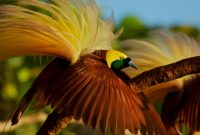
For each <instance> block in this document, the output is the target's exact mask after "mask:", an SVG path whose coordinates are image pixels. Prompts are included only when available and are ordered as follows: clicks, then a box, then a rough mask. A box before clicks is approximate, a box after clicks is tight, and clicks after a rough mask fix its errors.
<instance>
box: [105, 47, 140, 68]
mask: <svg viewBox="0 0 200 135" xmlns="http://www.w3.org/2000/svg"><path fill="white" fill-rule="evenodd" d="M106 62H107V65H108V67H109V68H111V69H112V70H114V71H120V70H121V69H123V68H125V67H129V66H131V67H133V68H135V69H137V66H136V65H135V64H134V63H133V62H132V61H131V59H130V58H129V57H128V56H127V55H126V54H123V53H121V52H119V51H116V50H109V51H107V53H106Z"/></svg>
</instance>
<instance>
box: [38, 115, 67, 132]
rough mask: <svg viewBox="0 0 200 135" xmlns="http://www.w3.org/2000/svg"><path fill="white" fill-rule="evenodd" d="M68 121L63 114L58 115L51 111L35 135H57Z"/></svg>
mask: <svg viewBox="0 0 200 135" xmlns="http://www.w3.org/2000/svg"><path fill="white" fill-rule="evenodd" d="M70 120H71V119H70V118H67V117H65V115H64V114H63V113H61V114H58V113H57V112H56V111H53V112H52V113H51V114H49V115H48V117H47V119H46V121H45V122H44V124H43V126H42V127H41V128H40V130H39V131H38V133H37V135H58V134H59V133H60V132H61V130H62V129H63V128H65V127H66V126H67V124H68V122H69V121H70Z"/></svg>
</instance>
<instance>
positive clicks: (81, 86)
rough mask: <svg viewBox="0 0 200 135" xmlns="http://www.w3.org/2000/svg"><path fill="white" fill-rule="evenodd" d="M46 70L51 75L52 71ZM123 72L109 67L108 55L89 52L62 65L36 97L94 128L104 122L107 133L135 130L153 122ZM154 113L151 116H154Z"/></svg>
mask: <svg viewBox="0 0 200 135" xmlns="http://www.w3.org/2000/svg"><path fill="white" fill-rule="evenodd" d="M45 73H46V75H47V76H48V74H49V73H50V72H45ZM119 76H120V75H119ZM119 76H118V75H117V74H116V73H115V72H114V71H112V70H111V69H110V68H108V66H107V64H106V62H105V59H103V58H101V57H99V56H97V55H94V54H88V55H85V56H82V57H81V59H80V60H79V61H78V62H77V63H76V64H73V65H69V66H68V67H67V68H65V69H62V73H60V75H56V78H55V79H54V78H52V81H51V82H50V83H49V84H48V88H46V89H43V90H41V91H39V90H38V91H37V93H34V94H35V95H34V97H35V98H36V100H38V102H41V103H43V102H44V101H45V103H46V104H50V105H51V106H52V107H53V108H54V109H55V110H56V111H57V112H58V113H65V114H66V116H67V117H74V118H75V119H76V120H79V119H82V120H83V122H84V123H85V124H89V125H91V126H92V127H93V128H97V127H99V126H100V128H101V131H102V132H103V133H105V132H106V131H107V130H110V131H111V133H112V134H113V135H116V134H118V133H121V134H124V133H125V130H126V129H128V130H129V131H131V132H133V133H135V132H136V129H137V130H141V127H142V125H145V128H146V127H148V125H146V120H147V124H152V123H148V119H145V116H144V113H143V110H144V109H143V107H144V105H145V104H146V101H141V98H140V97H139V96H138V95H137V93H136V91H134V90H132V89H131V87H130V86H129V83H127V81H125V80H122V79H121V78H120V77H119ZM69 78H70V79H69ZM129 79H130V78H129ZM39 85H42V84H39ZM37 87H40V86H37ZM151 109H152V108H151ZM145 114H146V113H145ZM147 114H148V113H147ZM150 114H151V113H150ZM154 115H155V114H154ZM154 115H150V116H148V117H152V116H153V118H154ZM149 119H150V118H149ZM156 122H157V121H156ZM150 126H151V125H150ZM151 128H153V129H152V130H153V131H155V129H156V128H155V127H152V126H151ZM147 131H148V132H150V130H147ZM155 132H156V131H155ZM159 132H160V131H159Z"/></svg>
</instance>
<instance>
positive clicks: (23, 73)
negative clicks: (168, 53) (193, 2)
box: [0, 0, 200, 135]
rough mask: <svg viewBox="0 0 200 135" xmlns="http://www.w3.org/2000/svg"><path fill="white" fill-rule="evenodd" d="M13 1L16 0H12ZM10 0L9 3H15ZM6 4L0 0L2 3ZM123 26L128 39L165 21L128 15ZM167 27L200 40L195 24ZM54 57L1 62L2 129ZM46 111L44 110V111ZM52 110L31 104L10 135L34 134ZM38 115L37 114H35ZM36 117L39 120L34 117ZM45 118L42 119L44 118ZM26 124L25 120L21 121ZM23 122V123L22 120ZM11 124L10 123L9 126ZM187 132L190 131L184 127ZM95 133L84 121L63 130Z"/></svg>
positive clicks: (77, 134) (73, 133) (76, 133)
mask: <svg viewBox="0 0 200 135" xmlns="http://www.w3.org/2000/svg"><path fill="white" fill-rule="evenodd" d="M13 1H14V0H13ZM13 1H12V0H11V1H9V2H10V3H12V2H13ZM2 3H5V2H3V1H0V4H2ZM122 27H123V33H122V35H121V36H120V38H119V40H124V39H127V38H144V37H146V36H148V32H149V31H152V30H156V29H161V28H163V27H164V26H162V24H160V25H157V26H152V25H148V24H146V23H144V22H143V20H141V19H140V18H138V17H136V16H125V17H124V18H123V19H121V20H119V23H118V25H117V26H116V31H117V30H119V29H121V28H122ZM168 29H170V30H172V31H175V32H183V33H185V34H187V35H189V36H190V37H193V38H195V39H196V40H197V41H198V42H199V43H200V30H199V28H197V27H195V26H192V25H176V26H174V25H173V26H170V27H169V28H168ZM51 59H52V57H40V56H34V57H16V58H11V59H8V60H6V61H3V62H0V129H1V130H2V128H3V127H4V125H5V123H4V122H6V120H7V119H9V118H11V115H12V113H13V112H14V110H15V109H16V106H17V104H18V102H19V100H20V98H21V97H22V96H23V94H24V93H25V92H26V91H27V90H28V89H29V87H30V86H31V84H32V82H33V81H34V79H35V78H36V77H37V76H38V74H39V73H40V72H41V70H42V69H43V68H44V67H45V65H46V64H48V62H49V61H50V60H51ZM161 105H162V104H161V103H158V104H156V105H155V106H156V109H157V110H158V111H159V110H160V107H161ZM41 112H44V113H41ZM49 112H51V109H50V108H49V107H47V108H45V109H43V110H40V111H34V110H31V107H29V109H28V110H27V111H26V112H25V115H24V116H27V117H26V118H27V119H28V120H27V121H28V122H24V123H25V124H22V125H21V126H18V127H16V128H11V129H10V132H9V133H2V131H0V132H1V133H0V134H7V135H34V134H35V133H36V132H37V130H38V128H39V127H40V126H41V124H42V122H43V120H44V118H45V115H43V114H45V113H49ZM34 114H36V116H35V115H34ZM31 117H34V118H35V119H36V120H33V119H31ZM41 117H42V118H41ZM22 123H23V122H22ZM19 124H20V123H19ZM7 126H8V127H9V125H7ZM183 130H184V131H183V132H184V134H187V133H188V131H187V130H186V129H183ZM88 132H89V133H91V132H92V129H91V128H90V127H87V128H84V127H83V126H82V125H81V124H79V123H75V124H70V126H68V127H67V128H66V129H65V130H64V131H63V132H62V134H63V135H64V134H65V135H80V134H84V133H85V134H86V135H87V134H88Z"/></svg>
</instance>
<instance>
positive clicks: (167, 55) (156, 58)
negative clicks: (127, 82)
mask: <svg viewBox="0 0 200 135" xmlns="http://www.w3.org/2000/svg"><path fill="white" fill-rule="evenodd" d="M119 47H120V48H119V49H120V50H124V52H125V53H126V54H127V55H128V56H129V57H130V58H131V59H134V62H135V64H136V65H137V66H138V70H134V71H133V70H132V69H127V70H126V71H127V72H128V74H129V75H130V76H131V77H134V76H136V75H138V74H140V73H142V72H144V71H147V70H150V69H153V68H155V67H158V66H163V65H167V64H170V63H173V62H177V61H179V60H182V59H185V58H189V57H193V56H199V55H200V46H199V45H198V44H197V42H196V41H195V40H194V39H192V38H189V37H188V36H186V35H184V34H181V33H176V34H175V33H170V32H161V31H159V32H154V33H151V36H150V37H148V38H147V39H144V40H133V39H130V40H126V41H124V42H122V43H121V45H120V46H119Z"/></svg>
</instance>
